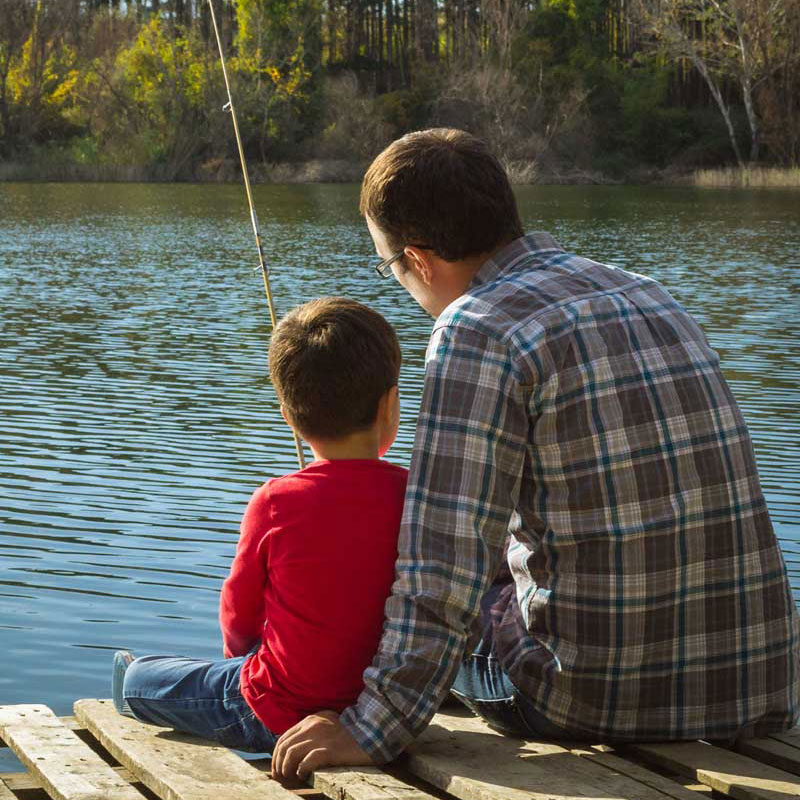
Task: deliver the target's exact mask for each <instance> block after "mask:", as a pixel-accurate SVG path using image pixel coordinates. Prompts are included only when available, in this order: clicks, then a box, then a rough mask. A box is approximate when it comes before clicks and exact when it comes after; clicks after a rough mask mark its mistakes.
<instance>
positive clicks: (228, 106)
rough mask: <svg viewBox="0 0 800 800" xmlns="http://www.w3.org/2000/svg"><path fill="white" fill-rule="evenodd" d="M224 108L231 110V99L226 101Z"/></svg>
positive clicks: (224, 109)
mask: <svg viewBox="0 0 800 800" xmlns="http://www.w3.org/2000/svg"><path fill="white" fill-rule="evenodd" d="M222 110H223V111H230V110H231V101H230V100H228V102H227V103H225V105H224V106H222Z"/></svg>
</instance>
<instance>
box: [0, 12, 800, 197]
mask: <svg viewBox="0 0 800 800" xmlns="http://www.w3.org/2000/svg"><path fill="white" fill-rule="evenodd" d="M214 4H215V5H214V8H215V12H216V15H217V18H218V20H219V21H220V24H221V27H222V35H223V39H224V46H225V51H226V59H227V62H228V68H229V72H230V74H231V80H232V84H233V92H234V100H235V103H236V106H237V110H238V114H239V121H240V125H241V129H242V134H243V138H244V141H245V147H246V151H247V154H248V159H249V161H250V163H251V166H252V169H253V170H254V171H255V173H256V177H258V175H259V174H262V176H265V175H268V174H269V171H270V170H273V174H274V170H275V169H276V165H281V164H284V165H286V164H308V163H316V164H317V165H321V166H319V169H318V176H320V177H323V178H325V177H327V178H332V179H337V178H339V179H348V178H350V177H352V174H353V170H354V169H356V168H358V169H360V168H361V166H362V165H363V164H364V163H365V162H366V161H368V160H369V159H370V158H371V157H372V156H374V155H375V154H376V153H377V152H378V151H379V150H380V149H381V148H382V147H384V146H385V145H386V144H387V143H388V142H389V141H391V140H392V139H393V138H395V137H397V136H399V135H401V134H402V133H404V132H406V131H409V130H414V129H417V128H421V127H428V126H455V127H461V128H465V129H467V130H471V131H473V132H474V133H476V134H478V135H480V136H482V137H484V138H485V139H486V140H488V141H489V143H490V144H491V146H492V148H493V149H494V151H495V152H496V153H497V154H498V155H499V156H500V158H501V159H502V160H503V162H504V163H505V165H506V167H507V168H508V169H509V171H510V173H511V174H512V177H513V178H514V179H515V180H518V181H533V180H537V179H539V178H540V177H541V176H549V177H550V178H555V179H558V178H559V177H563V178H564V179H565V180H568V179H570V178H575V177H576V176H577V177H578V178H580V176H581V175H584V176H586V179H587V180H591V179H593V176H601V177H608V178H612V179H613V178H627V179H632V178H633V179H637V178H646V177H647V176H648V175H651V174H656V173H661V174H663V173H664V172H665V171H666V172H669V171H676V172H680V171H688V170H691V169H694V168H699V167H708V166H716V165H726V164H731V165H736V164H738V165H739V166H743V165H746V164H753V163H761V164H773V165H786V166H797V165H798V164H800V2H798V0H536V1H535V2H529V0H214ZM225 99H226V98H225V89H224V83H223V79H222V71H221V67H220V63H219V57H218V53H217V48H216V41H215V39H214V33H213V28H212V26H211V19H210V14H209V9H208V5H207V2H206V1H205V0H130V1H129V2H124V1H123V0H0V172H1V168H2V166H3V163H5V164H6V165H8V164H12V163H13V164H28V165H33V166H34V167H35V166H36V165H44V167H50V168H53V167H57V166H60V167H63V168H64V169H66V170H68V169H70V168H75V169H77V168H80V167H83V168H85V169H88V170H91V169H92V168H96V169H97V170H100V172H101V173H102V169H103V168H106V169H112V168H114V169H118V170H128V172H127V173H125V174H128V175H130V176H134V177H140V178H152V179H161V180H191V179H207V180H215V179H216V180H219V179H229V178H233V177H235V174H236V169H237V167H236V160H235V159H236V151H235V143H234V141H233V137H232V131H231V124H230V117H229V115H227V114H225V113H224V112H223V111H222V106H223V105H224V103H225ZM81 174H86V173H81ZM103 174H108V173H107V172H106V173H103ZM119 174H122V173H119Z"/></svg>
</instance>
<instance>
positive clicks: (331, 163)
mask: <svg viewBox="0 0 800 800" xmlns="http://www.w3.org/2000/svg"><path fill="white" fill-rule="evenodd" d="M366 166H367V164H366V163H361V162H358V161H344V160H336V159H309V160H307V161H300V162H284V163H277V164H258V165H256V166H255V167H253V168H252V169H251V174H250V180H251V182H252V183H253V184H314V183H320V184H324V183H332V184H336V183H360V182H361V179H362V177H363V175H364V170H365V169H366ZM505 167H506V170H507V172H508V174H509V177H510V179H511V183H512V184H515V185H538V186H643V185H653V186H697V187H703V188H793V189H800V167H763V166H754V167H742V168H739V167H719V168H714V169H708V168H703V169H699V168H698V169H688V170H686V169H684V170H679V169H676V168H674V167H669V168H666V169H658V168H655V167H641V168H637V169H634V170H632V171H631V172H629V173H628V174H626V175H625V176H624V177H612V176H609V175H606V174H604V173H601V172H598V171H591V170H584V169H577V168H570V169H564V170H563V171H562V170H555V169H552V168H550V169H540V168H539V167H538V165H536V164H535V163H534V162H514V163H511V164H506V165H505ZM239 181H241V172H240V170H239V164H238V162H235V161H233V160H232V159H214V160H213V161H209V162H206V163H204V164H201V165H199V166H198V167H196V168H195V169H193V170H192V171H191V172H190V173H189V172H187V173H184V174H177V175H176V174H174V173H173V172H172V171H171V170H168V169H167V168H165V167H163V166H161V165H154V166H136V165H115V164H33V163H26V162H13V161H10V162H0V183H192V184H204V183H209V184H213V183H216V184H228V183H238V182H239Z"/></svg>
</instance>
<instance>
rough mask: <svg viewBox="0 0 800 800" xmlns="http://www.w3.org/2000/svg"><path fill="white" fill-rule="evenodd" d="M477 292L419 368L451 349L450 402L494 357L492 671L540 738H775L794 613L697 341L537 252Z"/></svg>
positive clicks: (786, 697) (741, 444) (592, 275)
mask: <svg viewBox="0 0 800 800" xmlns="http://www.w3.org/2000/svg"><path fill="white" fill-rule="evenodd" d="M527 250H531V251H537V252H526V251H527ZM477 277H478V280H477V281H476V284H477V285H474V286H473V287H472V288H471V289H470V290H469V291H468V292H467V294H465V295H464V296H463V297H462V298H461V299H460V300H458V301H457V302H456V303H454V304H453V305H452V306H451V307H450V308H449V309H448V310H446V311H445V313H444V314H443V315H442V316H441V317H440V319H439V320H438V321H437V325H436V328H435V331H434V335H433V339H432V345H431V351H435V350H436V348H437V346H438V345H437V342H442V341H444V340H445V339H448V338H450V339H451V345H452V343H454V342H459V344H458V345H457V346H451V345H448V346H447V348H446V349H447V350H448V353H449V354H450V355H449V362H448V366H447V374H448V380H449V381H450V382H451V386H452V381H453V379H454V376H458V375H459V374H463V376H464V387H465V392H467V393H469V392H470V391H472V392H477V391H480V389H479V388H478V387H479V384H480V381H476V380H475V378H474V376H475V374H476V372H475V364H474V363H471V362H474V361H476V360H480V358H481V353H480V352H479V351H480V350H483V351H484V352H486V351H487V350H488V349H489V348H486V347H484V346H479V342H480V341H482V340H483V341H491V342H493V345H492V347H493V348H496V351H497V353H496V354H495V355H493V356H492V357H495V358H498V359H501V360H502V359H503V358H504V355H503V353H506V354H507V371H508V372H509V373H510V379H509V382H508V387H507V388H506V389H505V391H504V394H505V398H506V399H505V403H506V406H507V408H506V409H505V410H504V411H503V414H502V416H503V419H502V421H500V419H499V418H497V421H496V424H497V427H498V430H499V429H500V428H502V430H503V436H504V437H505V438H506V439H508V441H509V443H510V444H509V447H513V445H512V444H511V443H512V442H513V441H514V440H515V439H516V441H517V442H518V444H520V445H522V444H523V439H524V449H525V453H524V459H523V466H522V473H521V481H520V484H519V497H518V504H517V513H515V514H514V515H513V518H512V532H513V534H514V535H513V536H512V540H511V545H510V547H509V563H510V566H511V569H512V573H513V575H514V578H515V582H516V593H515V596H514V595H512V594H511V593H505V594H504V595H503V596H502V597H503V600H502V603H503V606H504V607H503V608H497V609H496V612H497V617H498V618H499V617H500V615H501V613H502V621H500V622H499V624H498V628H497V630H496V633H495V644H496V648H497V652H498V655H499V656H500V658H501V661H502V664H503V667H504V669H505V670H506V671H507V672H508V674H509V675H510V677H511V678H512V680H513V681H514V683H515V684H516V685H517V687H518V688H519V689H521V690H522V691H523V692H524V693H525V694H526V695H528V696H529V697H530V698H531V699H532V700H533V701H534V702H535V704H536V707H537V709H538V710H539V711H541V712H542V713H544V714H545V715H546V716H547V717H548V718H549V719H550V720H551V721H553V722H555V723H556V724H558V725H561V726H564V727H567V728H569V729H570V730H574V731H578V732H585V733H586V734H587V735H590V736H599V737H608V738H615V739H625V738H638V739H641V738H653V739H676V738H697V737H706V738H726V737H729V736H732V735H735V734H736V733H761V732H764V731H767V730H775V729H781V728H785V727H787V726H788V725H789V724H791V723H792V722H793V720H794V717H795V715H796V712H795V708H796V698H795V680H796V669H797V614H796V611H795V608H794V603H793V600H792V598H791V593H790V591H789V587H788V582H787V579H786V573H785V567H784V564H783V560H782V557H781V554H780V550H779V547H778V544H777V541H776V538H775V536H774V533H773V531H772V527H771V524H770V521H769V516H768V513H767V508H766V505H765V502H764V498H763V495H762V492H761V488H760V485H759V481H758V475H757V471H756V466H755V460H754V457H753V452H752V446H751V443H750V439H749V435H748V432H747V429H746V426H745V423H744V420H743V419H742V416H741V413H740V411H739V409H738V407H737V405H736V402H735V400H734V398H733V396H732V395H731V393H730V390H729V388H728V386H727V384H726V383H725V380H724V378H723V376H722V373H721V371H720V366H719V359H718V357H717V355H716V353H715V352H714V351H713V350H712V349H711V347H710V346H709V344H708V342H707V340H706V338H705V336H704V334H703V333H702V331H701V330H700V328H699V327H698V326H697V325H696V324H695V323H694V322H693V321H692V320H691V318H690V317H689V316H688V315H687V314H686V313H685V311H683V309H682V308H681V307H680V306H679V304H678V303H676V302H675V301H674V300H673V299H672V298H671V297H670V296H669V294H668V293H667V292H666V291H665V290H663V289H662V288H661V287H660V286H659V285H658V284H657V283H655V282H654V281H652V280H650V279H648V278H645V277H642V276H638V275H634V274H632V273H628V272H625V271H623V270H618V269H614V268H610V267H606V266H603V265H599V264H595V263H593V262H591V261H588V260H586V259H580V258H578V257H576V256H571V255H568V254H566V253H564V252H562V251H560V250H559V249H558V248H557V246H556V245H555V243H554V242H553V241H552V239H550V237H547V236H546V235H545V236H541V235H540V236H532V237H531V236H529V237H526V238H524V239H521V240H518V241H517V242H516V243H514V245H512V246H511V247H510V248H506V250H504V251H503V252H502V253H501V254H500V256H499V257H498V258H497V259H495V261H494V263H491V262H490V263H489V264H487V265H485V266H484V267H483V268H482V269H481V271H480V273H479V274H478V276H477ZM475 337H477V338H475ZM431 351H429V353H430V352H431ZM434 357H435V356H434ZM470 374H472V377H471V378H470V377H469V375H470ZM469 385H473V386H475V387H476V388H475V389H472V390H470V389H469V388H468V387H469ZM462 403H463V406H464V407H472V405H471V403H470V402H469V400H463V399H462ZM514 404H519V405H520V406H523V405H524V408H525V413H524V415H523V413H515V412H514V411H513V410H509V409H510V408H511V406H513V405H514ZM452 422H453V420H450V424H452ZM502 460H503V459H502V457H501V458H500V459H499V461H500V462H501V463H502ZM430 469H431V471H432V472H435V470H436V465H435V463H434V464H432V465H430Z"/></svg>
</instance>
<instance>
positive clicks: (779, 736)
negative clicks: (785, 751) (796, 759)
mask: <svg viewBox="0 0 800 800" xmlns="http://www.w3.org/2000/svg"><path fill="white" fill-rule="evenodd" d="M769 738H770V739H774V740H775V741H776V742H783V744H786V745H788V746H789V747H798V748H800V727H798V728H792V729H791V730H790V731H786V733H771V734H770V735H769Z"/></svg>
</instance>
